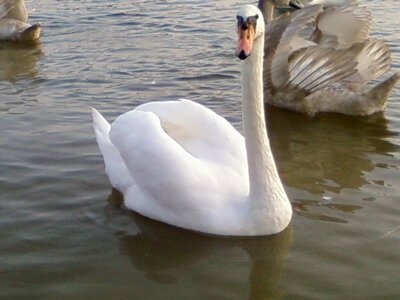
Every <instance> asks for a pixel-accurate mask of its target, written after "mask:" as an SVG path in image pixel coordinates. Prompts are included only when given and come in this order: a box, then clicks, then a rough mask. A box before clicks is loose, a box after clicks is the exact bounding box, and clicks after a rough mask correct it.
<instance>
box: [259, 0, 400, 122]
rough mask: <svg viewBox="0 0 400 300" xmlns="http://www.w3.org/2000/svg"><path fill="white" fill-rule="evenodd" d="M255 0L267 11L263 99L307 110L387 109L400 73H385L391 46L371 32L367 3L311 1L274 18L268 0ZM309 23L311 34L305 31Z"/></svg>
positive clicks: (360, 112) (359, 112)
mask: <svg viewBox="0 0 400 300" xmlns="http://www.w3.org/2000/svg"><path fill="white" fill-rule="evenodd" d="M270 1H271V0H270ZM266 3H269V4H268V5H266ZM332 3H333V2H332ZM337 3H338V4H339V2H337ZM259 6H260V7H263V8H264V13H265V14H266V15H268V16H269V17H268V18H267V20H269V22H268V24H267V28H266V39H267V40H268V41H269V42H268V43H267V44H266V49H265V53H266V54H265V60H264V81H265V101H266V102H268V103H269V104H272V105H275V106H278V107H282V108H286V109H290V110H294V111H298V112H304V113H309V114H315V113H318V112H336V113H343V114H347V115H370V114H373V113H376V112H379V111H382V110H384V109H385V106H386V102H387V99H388V97H389V96H390V93H391V91H392V89H393V87H394V85H395V84H396V83H397V82H398V80H399V79H400V75H399V74H392V75H389V74H388V71H389V70H390V68H391V52H390V49H389V46H388V45H387V44H386V43H385V42H384V41H383V40H381V39H376V38H371V37H370V36H369V31H370V27H371V23H372V17H371V13H370V11H369V10H368V9H367V8H366V7H359V6H357V5H348V6H341V7H332V8H328V9H325V10H323V9H322V7H321V6H319V5H313V6H307V7H305V8H302V9H300V10H297V11H295V12H293V13H291V14H286V15H282V16H280V17H278V18H274V16H273V9H274V7H273V5H272V2H269V1H263V0H260V3H259ZM310 26H311V27H312V32H311V36H310V37H304V33H303V31H304V30H305V29H309V27H310ZM302 33H303V35H302ZM381 76H382V77H384V79H383V80H382V79H381V81H380V82H379V83H378V84H376V85H373V84H372V83H371V82H372V81H373V80H375V79H378V78H381Z"/></svg>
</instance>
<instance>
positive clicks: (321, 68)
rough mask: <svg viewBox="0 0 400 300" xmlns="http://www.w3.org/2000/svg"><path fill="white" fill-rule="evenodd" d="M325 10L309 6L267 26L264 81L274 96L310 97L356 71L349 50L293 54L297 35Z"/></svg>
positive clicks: (317, 49)
mask: <svg viewBox="0 0 400 300" xmlns="http://www.w3.org/2000/svg"><path fill="white" fill-rule="evenodd" d="M321 11H322V10H321V7H319V6H310V7H306V8H303V9H301V10H298V11H296V12H294V13H293V14H291V15H286V16H282V17H280V18H278V19H276V20H274V21H273V22H271V24H270V25H269V26H268V27H267V31H266V49H265V51H266V58H265V62H264V67H265V72H264V81H265V82H266V87H267V89H269V91H270V92H271V93H272V94H273V93H276V92H279V91H285V92H286V93H290V92H293V93H294V94H295V95H296V94H297V95H300V94H302V95H303V96H304V95H308V94H310V93H312V92H315V91H317V90H319V89H321V88H324V87H326V86H329V85H331V84H333V83H335V82H337V81H339V80H341V79H343V78H346V77H348V76H351V75H352V74H354V73H355V72H356V70H355V66H356V62H355V61H354V55H353V54H352V53H350V52H349V51H344V50H335V49H333V48H322V47H316V46H311V47H306V48H300V49H298V50H296V51H293V50H295V48H294V44H293V40H295V39H296V37H297V34H298V33H299V32H300V31H301V30H302V29H303V28H305V27H306V26H307V24H309V23H310V22H312V21H315V18H316V16H317V15H318V14H319V13H320V12H321Z"/></svg>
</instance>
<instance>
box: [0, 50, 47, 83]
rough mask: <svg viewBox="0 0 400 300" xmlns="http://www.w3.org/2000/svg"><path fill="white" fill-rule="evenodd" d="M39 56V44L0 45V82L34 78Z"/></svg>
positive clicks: (40, 52)
mask: <svg viewBox="0 0 400 300" xmlns="http://www.w3.org/2000/svg"><path fill="white" fill-rule="evenodd" d="M41 56H42V50H41V44H40V43H11V42H2V43H0V80H6V81H11V82H13V81H16V80H17V79H18V78H21V77H22V78H26V77H28V78H29V77H30V78H34V77H36V76H37V75H38V70H37V68H36V63H37V61H38V60H39V59H40V57H41Z"/></svg>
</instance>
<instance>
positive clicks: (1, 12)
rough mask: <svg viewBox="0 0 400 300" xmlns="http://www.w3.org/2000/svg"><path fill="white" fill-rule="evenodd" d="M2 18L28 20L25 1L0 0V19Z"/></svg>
mask: <svg viewBox="0 0 400 300" xmlns="http://www.w3.org/2000/svg"><path fill="white" fill-rule="evenodd" d="M2 18H10V19H15V20H18V21H21V22H26V21H27V20H28V10H27V9H26V6H25V1H24V0H20V1H16V0H0V20H1V19H2Z"/></svg>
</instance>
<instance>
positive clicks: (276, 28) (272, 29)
mask: <svg viewBox="0 0 400 300" xmlns="http://www.w3.org/2000/svg"><path fill="white" fill-rule="evenodd" d="M320 11H321V7H318V6H311V7H307V8H304V9H301V10H298V11H296V12H294V13H293V14H291V15H283V16H281V17H279V18H277V19H275V20H273V21H272V22H270V23H269V24H267V28H266V34H265V40H266V43H265V53H266V57H265V60H264V68H265V72H264V74H265V78H264V79H265V81H266V84H267V88H271V89H273V88H274V87H281V86H283V85H285V84H286V83H287V82H288V80H289V77H290V74H289V60H288V58H289V55H290V53H291V52H292V51H293V49H292V45H291V41H292V39H293V38H294V37H295V36H296V35H297V34H298V33H299V32H300V31H301V30H302V29H303V28H304V27H305V26H306V25H307V24H308V23H310V22H312V21H314V20H315V18H316V15H317V13H318V12H320Z"/></svg>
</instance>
